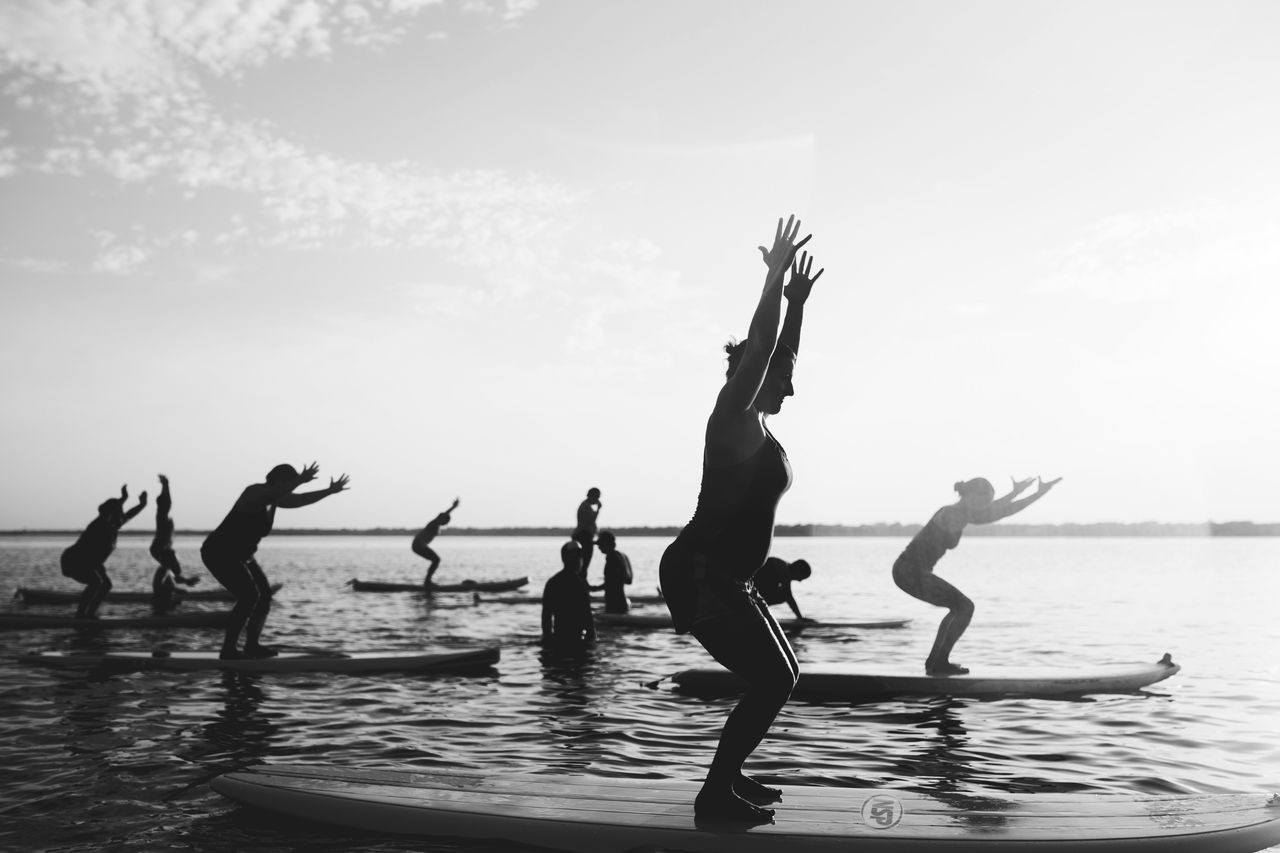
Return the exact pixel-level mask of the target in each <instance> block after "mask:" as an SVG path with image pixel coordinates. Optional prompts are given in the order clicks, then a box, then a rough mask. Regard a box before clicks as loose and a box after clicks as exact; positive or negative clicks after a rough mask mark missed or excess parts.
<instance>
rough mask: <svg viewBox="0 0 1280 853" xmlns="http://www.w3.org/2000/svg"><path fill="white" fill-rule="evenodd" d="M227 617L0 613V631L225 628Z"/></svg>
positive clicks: (208, 613)
mask: <svg viewBox="0 0 1280 853" xmlns="http://www.w3.org/2000/svg"><path fill="white" fill-rule="evenodd" d="M230 618H231V611H230V610H197V611H193V612H184V613H165V614H163V615H160V616H156V615H154V614H149V615H145V616H99V617H98V618H97V619H77V618H76V617H75V614H73V613H72V614H66V613H0V628H5V629H22V628H92V629H95V630H97V629H103V628H208V627H217V626H219V625H225V624H227V620H228V619H230Z"/></svg>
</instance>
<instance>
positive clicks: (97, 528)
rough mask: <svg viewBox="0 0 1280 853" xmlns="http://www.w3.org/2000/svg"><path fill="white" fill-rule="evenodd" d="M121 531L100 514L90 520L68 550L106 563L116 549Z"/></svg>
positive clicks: (95, 561)
mask: <svg viewBox="0 0 1280 853" xmlns="http://www.w3.org/2000/svg"><path fill="white" fill-rule="evenodd" d="M119 532H120V528H119V527H118V526H117V525H116V524H114V523H113V522H111V521H108V520H107V519H105V518H103V517H102V516H98V517H97V518H95V519H94V520H93V521H91V522H89V525H88V526H87V527H85V529H84V532H83V533H81V534H80V537H79V538H78V539H76V541H75V543H74V544H73V545H72V546H71V547H70V548H68V549H67V550H68V551H71V552H72V553H74V554H75V555H76V556H77V557H81V558H83V559H85V560H87V561H90V562H94V563H105V562H106V561H107V558H108V557H110V556H111V552H112V551H114V550H115V549H116V535H117V534H118V533H119Z"/></svg>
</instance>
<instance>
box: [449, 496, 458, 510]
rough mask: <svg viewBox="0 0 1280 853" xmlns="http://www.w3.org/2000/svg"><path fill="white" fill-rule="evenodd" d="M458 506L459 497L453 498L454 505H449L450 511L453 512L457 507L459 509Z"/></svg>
mask: <svg viewBox="0 0 1280 853" xmlns="http://www.w3.org/2000/svg"><path fill="white" fill-rule="evenodd" d="M457 508H458V499H457V498H454V499H453V505H452V506H450V507H449V511H450V512H453V511H454V510H455V509H457Z"/></svg>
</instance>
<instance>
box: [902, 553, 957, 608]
mask: <svg viewBox="0 0 1280 853" xmlns="http://www.w3.org/2000/svg"><path fill="white" fill-rule="evenodd" d="M893 582H894V583H895V584H897V585H898V589H900V590H902V591H903V592H905V593H906V594H907V595H909V596H911V597H912V598H918V599H920V600H921V601H923V602H924V603H926V604H932V605H933V606H934V607H945V608H947V609H948V610H950V609H953V608H956V607H958V606H960V605H962V604H963V603H964V602H965V601H966V600H967V599H966V598H965V595H964V593H962V592H961V591H960V590H958V589H956V588H955V587H954V586H952V585H951V584H950V583H948V582H947V581H944V580H943V579H942V578H940V577H938V576H937V575H935V574H934V573H933V569H927V568H924V567H923V566H920V565H918V564H916V563H915V562H914V561H913V560H910V559H903V558H902V557H899V558H898V559H897V560H896V561H895V562H894V564H893Z"/></svg>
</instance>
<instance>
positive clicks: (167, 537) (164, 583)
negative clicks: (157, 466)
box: [151, 474, 200, 613]
mask: <svg viewBox="0 0 1280 853" xmlns="http://www.w3.org/2000/svg"><path fill="white" fill-rule="evenodd" d="M158 476H159V477H160V494H159V495H158V496H157V497H156V533H155V536H154V537H152V539H151V557H152V559H154V560H155V561H156V562H157V563H158V564H159V565H158V566H157V567H156V571H155V574H154V575H152V576H151V609H152V610H153V611H155V612H156V613H165V612H167V611H169V610H172V609H173V607H174V606H175V605H176V604H177V603H178V584H180V583H181V584H185V585H186V586H191V585H193V584H195V583H198V582H199V581H200V578H198V577H194V576H192V575H183V574H182V565H181V564H180V563H178V555H177V554H176V553H174V550H173V519H172V518H170V517H169V510H170V508H172V507H173V498H172V497H171V496H170V494H169V478H168V477H166V476H165V475H164V474H160V475H158Z"/></svg>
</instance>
